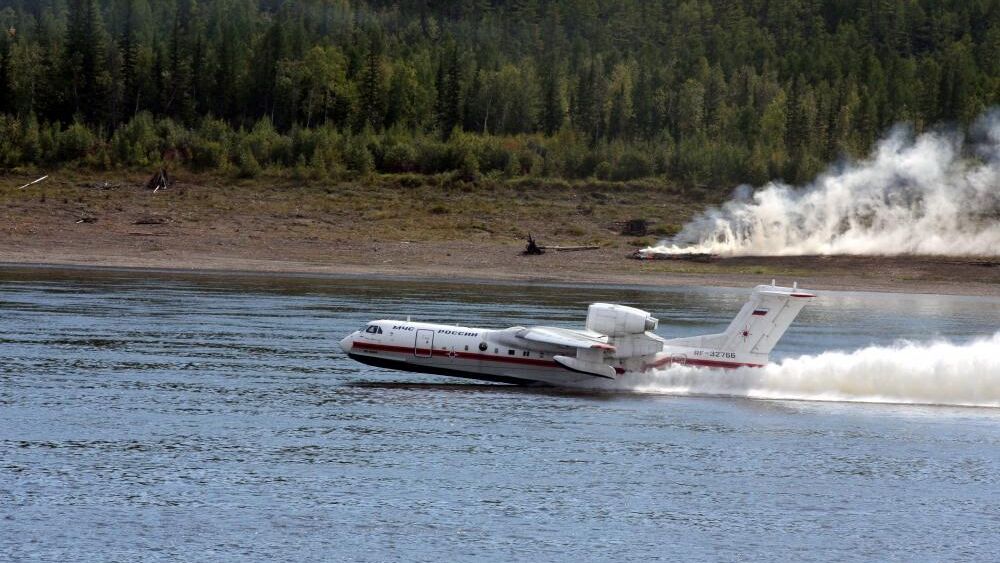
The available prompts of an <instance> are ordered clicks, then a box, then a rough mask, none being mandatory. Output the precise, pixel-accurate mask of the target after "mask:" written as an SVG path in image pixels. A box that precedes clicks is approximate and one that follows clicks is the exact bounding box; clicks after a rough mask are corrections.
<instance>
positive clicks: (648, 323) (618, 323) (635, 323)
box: [587, 303, 658, 336]
mask: <svg viewBox="0 0 1000 563" xmlns="http://www.w3.org/2000/svg"><path fill="white" fill-rule="evenodd" d="M657 322H658V321H657V320H656V319H655V318H653V317H651V316H650V315H649V313H647V312H646V311H643V310H642V309H636V308H635V307H626V306H624V305H612V304H610V303H594V304H592V305H591V306H590V307H588V308H587V330H592V331H594V332H599V333H601V334H606V335H608V336H625V335H627V334H642V333H644V332H646V331H647V330H656V324H657Z"/></svg>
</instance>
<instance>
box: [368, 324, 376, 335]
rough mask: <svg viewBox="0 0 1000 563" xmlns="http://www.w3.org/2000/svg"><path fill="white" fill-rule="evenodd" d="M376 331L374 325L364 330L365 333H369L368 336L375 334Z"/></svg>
mask: <svg viewBox="0 0 1000 563" xmlns="http://www.w3.org/2000/svg"><path fill="white" fill-rule="evenodd" d="M376 331H378V327H377V326H374V325H372V326H370V327H368V328H366V329H365V332H367V333H370V334H375V332H376Z"/></svg>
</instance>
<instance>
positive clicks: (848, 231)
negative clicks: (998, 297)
mask: <svg viewBox="0 0 1000 563" xmlns="http://www.w3.org/2000/svg"><path fill="white" fill-rule="evenodd" d="M998 186H1000V110H994V111H992V112H990V113H987V114H986V115H984V116H982V117H981V118H980V119H979V120H978V121H977V122H976V123H975V124H974V125H973V127H972V128H971V129H970V134H969V136H968V138H965V137H963V136H961V135H959V134H948V133H943V132H929V133H924V134H922V135H919V136H917V137H916V138H914V136H913V134H912V132H911V131H909V130H907V129H906V128H904V127H897V128H896V129H894V130H893V131H892V132H891V133H890V134H889V135H888V137H886V138H885V139H883V140H882V141H881V142H880V143H879V144H878V146H877V147H876V149H875V150H874V151H873V153H872V155H871V156H870V157H869V158H868V159H867V160H864V161H860V162H851V163H846V164H841V165H839V166H836V167H834V168H832V169H830V170H828V171H827V172H825V173H823V174H822V175H820V176H819V177H818V178H816V179H815V180H814V181H813V182H812V183H811V184H808V185H806V186H802V187H793V186H789V185H787V184H784V183H781V182H772V183H770V184H768V185H766V186H764V187H763V188H761V189H759V190H757V191H756V192H755V193H751V192H752V190H751V189H750V188H749V186H741V187H740V188H738V189H737V195H736V197H735V198H734V199H733V200H731V201H729V202H727V203H726V204H724V205H722V206H721V207H717V208H713V209H710V210H708V211H706V212H705V213H703V214H702V215H700V216H699V217H697V218H695V219H694V220H692V221H691V222H690V223H688V224H687V225H685V226H684V228H683V229H682V230H681V232H680V233H679V234H678V235H677V236H675V237H673V238H672V239H668V240H665V241H662V242H660V243H659V245H658V246H654V247H649V248H646V249H644V250H643V251H641V253H642V254H646V255H651V254H652V255H655V254H686V253H710V254H721V255H729V256H733V255H744V256H745V255H755V256H776V255H784V256H789V255H791V256H798V255H815V254H824V255H825V254H855V255H890V254H893V255H895V254H935V255H978V256H997V255H1000V189H998Z"/></svg>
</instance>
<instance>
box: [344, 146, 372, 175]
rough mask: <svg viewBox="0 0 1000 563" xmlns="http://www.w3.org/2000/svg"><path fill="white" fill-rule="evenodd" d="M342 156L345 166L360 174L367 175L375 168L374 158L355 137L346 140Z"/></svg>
mask: <svg viewBox="0 0 1000 563" xmlns="http://www.w3.org/2000/svg"><path fill="white" fill-rule="evenodd" d="M344 157H345V160H346V161H347V162H346V164H347V168H348V169H349V170H351V171H353V172H357V173H358V174H360V175H362V176H367V175H369V174H371V173H372V171H374V170H375V158H374V157H373V156H372V153H371V151H369V150H368V147H367V146H366V144H365V143H364V142H363V141H362V140H361V139H359V138H357V137H355V138H353V139H352V140H351V141H350V142H348V144H347V152H346V154H345V155H344Z"/></svg>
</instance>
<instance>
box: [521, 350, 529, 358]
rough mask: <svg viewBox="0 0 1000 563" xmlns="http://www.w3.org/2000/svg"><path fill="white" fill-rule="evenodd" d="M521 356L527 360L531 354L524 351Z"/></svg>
mask: <svg viewBox="0 0 1000 563" xmlns="http://www.w3.org/2000/svg"><path fill="white" fill-rule="evenodd" d="M522 355H523V356H524V357H525V358H527V357H528V356H530V355H531V352H529V351H527V350H525V351H524V354H522Z"/></svg>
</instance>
